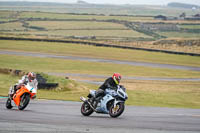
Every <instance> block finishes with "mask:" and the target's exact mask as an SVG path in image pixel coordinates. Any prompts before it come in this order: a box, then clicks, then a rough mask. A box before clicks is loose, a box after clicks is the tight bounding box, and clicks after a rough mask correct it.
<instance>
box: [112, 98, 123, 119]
mask: <svg viewBox="0 0 200 133" xmlns="http://www.w3.org/2000/svg"><path fill="white" fill-rule="evenodd" d="M124 108H125V106H124V103H122V102H120V103H117V105H116V106H115V107H114V104H112V106H111V107H110V109H109V115H110V116H111V117H113V118H116V117H118V116H120V115H121V114H122V113H123V112H124Z"/></svg>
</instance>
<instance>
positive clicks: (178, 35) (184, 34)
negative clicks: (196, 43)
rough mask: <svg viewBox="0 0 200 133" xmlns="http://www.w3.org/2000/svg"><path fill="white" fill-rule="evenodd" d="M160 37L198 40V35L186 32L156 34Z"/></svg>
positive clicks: (199, 35)
mask: <svg viewBox="0 0 200 133" xmlns="http://www.w3.org/2000/svg"><path fill="white" fill-rule="evenodd" d="M157 33H158V34H160V35H163V36H167V37H168V38H179V39H180V38H181V39H183V38H191V39H199V37H200V34H198V33H187V32H182V33H181V32H157Z"/></svg>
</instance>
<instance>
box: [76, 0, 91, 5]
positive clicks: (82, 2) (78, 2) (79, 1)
mask: <svg viewBox="0 0 200 133" xmlns="http://www.w3.org/2000/svg"><path fill="white" fill-rule="evenodd" d="M77 4H89V3H87V2H85V1H83V0H78V1H77Z"/></svg>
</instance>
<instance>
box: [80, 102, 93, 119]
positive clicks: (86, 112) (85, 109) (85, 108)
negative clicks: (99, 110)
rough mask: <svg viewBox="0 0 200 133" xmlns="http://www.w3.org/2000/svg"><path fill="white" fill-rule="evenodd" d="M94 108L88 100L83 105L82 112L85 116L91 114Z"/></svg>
mask: <svg viewBox="0 0 200 133" xmlns="http://www.w3.org/2000/svg"><path fill="white" fill-rule="evenodd" d="M93 112H94V111H93V109H92V108H91V107H90V105H89V104H88V103H87V102H84V103H83V104H82V106H81V114H82V115H84V116H89V115H91V114H92V113H93Z"/></svg>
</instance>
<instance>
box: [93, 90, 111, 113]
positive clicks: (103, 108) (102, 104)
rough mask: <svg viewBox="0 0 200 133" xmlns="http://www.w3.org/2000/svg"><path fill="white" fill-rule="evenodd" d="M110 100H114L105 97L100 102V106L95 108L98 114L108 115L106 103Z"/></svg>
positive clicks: (107, 96) (108, 96)
mask: <svg viewBox="0 0 200 133" xmlns="http://www.w3.org/2000/svg"><path fill="white" fill-rule="evenodd" d="M111 100H114V98H113V97H112V96H111V95H108V94H107V95H105V96H104V97H103V98H102V99H101V101H100V106H97V108H96V110H97V111H98V112H99V113H105V114H108V113H109V110H108V108H107V103H108V102H109V101H111Z"/></svg>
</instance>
